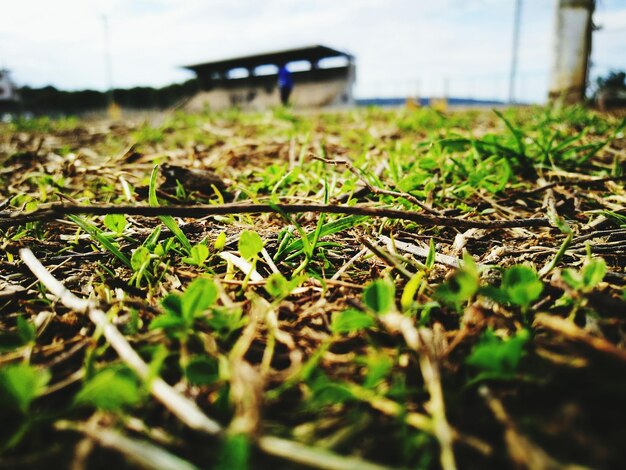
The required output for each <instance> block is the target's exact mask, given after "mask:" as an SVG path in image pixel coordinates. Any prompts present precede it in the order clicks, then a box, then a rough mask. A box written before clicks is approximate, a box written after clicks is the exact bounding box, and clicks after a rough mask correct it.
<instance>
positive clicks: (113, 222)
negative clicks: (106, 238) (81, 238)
mask: <svg viewBox="0 0 626 470" xmlns="http://www.w3.org/2000/svg"><path fill="white" fill-rule="evenodd" d="M127 223H128V222H127V221H126V216H125V215H124V214H107V215H105V216H104V226H105V227H106V228H108V229H109V230H110V231H111V232H114V233H116V234H117V235H121V234H122V233H124V229H125V228H126V225H127Z"/></svg>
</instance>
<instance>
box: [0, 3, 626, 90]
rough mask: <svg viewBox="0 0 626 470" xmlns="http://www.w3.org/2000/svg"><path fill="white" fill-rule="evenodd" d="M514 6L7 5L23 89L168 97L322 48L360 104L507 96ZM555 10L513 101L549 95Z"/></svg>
mask: <svg viewBox="0 0 626 470" xmlns="http://www.w3.org/2000/svg"><path fill="white" fill-rule="evenodd" d="M514 6H515V0H340V1H338V0H263V1H259V0H230V1H223V0H54V1H49V0H19V1H10V0H2V1H1V2H0V66H4V67H7V68H9V69H10V70H11V71H12V72H13V78H14V80H15V81H16V82H17V84H18V85H20V86H23V85H28V86H32V87H41V86H46V85H53V86H55V87H57V88H60V89H64V90H77V89H86V88H90V89H98V90H104V89H106V88H107V84H108V81H107V78H106V77H107V75H106V66H105V51H106V46H105V44H106V41H105V34H104V21H103V17H104V16H106V18H107V24H108V30H109V45H110V47H109V49H110V56H111V63H112V69H113V74H112V75H113V84H114V86H115V87H121V88H128V87H133V86H164V85H168V84H171V83H176V82H183V81H185V80H187V79H189V78H192V77H193V74H192V73H191V72H189V71H187V70H184V69H182V68H181V66H183V65H186V64H194V63H199V62H209V61H213V60H218V59H223V58H228V57H236V56H240V55H250V54H254V53H257V52H269V51H273V50H282V49H288V48H291V47H299V46H304V45H310V44H324V45H327V46H330V47H334V48H337V49H341V50H346V51H348V52H350V53H352V54H353V55H355V56H356V63H357V83H356V88H355V94H356V95H357V97H372V96H406V95H407V94H408V95H420V96H439V95H443V94H444V93H446V92H447V94H448V95H449V96H457V97H460V96H462V97H468V98H496V99H506V98H507V97H508V80H509V71H510V68H511V48H512V36H513V13H514ZM554 11H555V0H522V23H521V30H520V49H519V61H518V76H517V81H516V89H515V97H516V99H517V100H518V101H526V102H542V101H544V100H545V98H546V95H547V86H548V76H549V68H550V63H551V59H552V58H551V49H552V42H553V37H552V33H553V27H554ZM594 18H595V23H596V24H598V25H600V26H601V29H600V30H599V31H597V32H595V33H594V38H593V41H594V43H593V52H592V64H593V66H592V72H591V73H592V76H597V75H599V74H600V75H601V74H606V73H607V72H608V71H610V70H613V69H626V0H598V7H597V9H596V14H595V17H594Z"/></svg>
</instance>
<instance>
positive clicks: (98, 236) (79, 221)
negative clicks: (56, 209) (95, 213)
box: [67, 215, 131, 267]
mask: <svg viewBox="0 0 626 470" xmlns="http://www.w3.org/2000/svg"><path fill="white" fill-rule="evenodd" d="M67 218H68V219H70V220H71V221H72V222H74V223H75V224H76V225H78V226H79V227H80V228H82V229H83V230H84V231H85V232H87V233H88V234H89V236H90V237H91V238H93V239H94V240H96V241H97V242H98V243H100V244H101V245H102V246H103V247H104V248H106V249H107V250H109V251H110V252H111V253H112V254H113V255H114V256H115V257H116V258H117V259H119V260H120V261H121V262H122V263H124V264H125V265H126V266H128V267H131V264H130V260H129V259H128V257H127V256H126V255H125V254H124V253H122V252H121V251H120V249H119V247H118V245H117V243H115V242H114V241H112V240H111V239H110V238H109V237H108V236H107V235H106V234H105V233H104V232H103V231H102V230H100V229H99V228H98V227H96V226H95V225H93V224H92V223H91V222H88V221H87V220H85V219H83V218H82V217H79V216H77V215H68V216H67Z"/></svg>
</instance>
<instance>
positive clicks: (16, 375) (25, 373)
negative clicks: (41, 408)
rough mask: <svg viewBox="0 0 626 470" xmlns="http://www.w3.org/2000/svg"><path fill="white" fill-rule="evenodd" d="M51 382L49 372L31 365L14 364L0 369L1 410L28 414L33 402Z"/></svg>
mask: <svg viewBox="0 0 626 470" xmlns="http://www.w3.org/2000/svg"><path fill="white" fill-rule="evenodd" d="M49 380H50V373H49V372H48V371H47V370H42V369H36V368H34V367H33V366H31V365H29V364H12V365H9V366H6V367H3V368H2V369H0V408H4V409H9V410H13V411H19V412H20V413H22V414H26V413H27V412H28V409H29V408H30V404H31V403H32V401H33V400H34V399H35V398H37V397H38V396H39V395H40V394H41V393H42V392H43V391H44V389H45V388H46V385H47V383H48V381H49Z"/></svg>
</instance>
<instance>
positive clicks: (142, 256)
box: [130, 246, 150, 271]
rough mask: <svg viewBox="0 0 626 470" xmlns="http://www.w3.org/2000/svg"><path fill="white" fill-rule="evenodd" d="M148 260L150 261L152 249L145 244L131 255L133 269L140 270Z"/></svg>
mask: <svg viewBox="0 0 626 470" xmlns="http://www.w3.org/2000/svg"><path fill="white" fill-rule="evenodd" d="M148 261H150V250H148V249H147V248H146V247H145V246H140V247H139V248H137V249H136V250H135V251H133V255H132V256H131V257H130V265H131V267H132V268H133V271H140V270H141V269H142V268H143V267H144V265H145V264H146V263H148Z"/></svg>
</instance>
